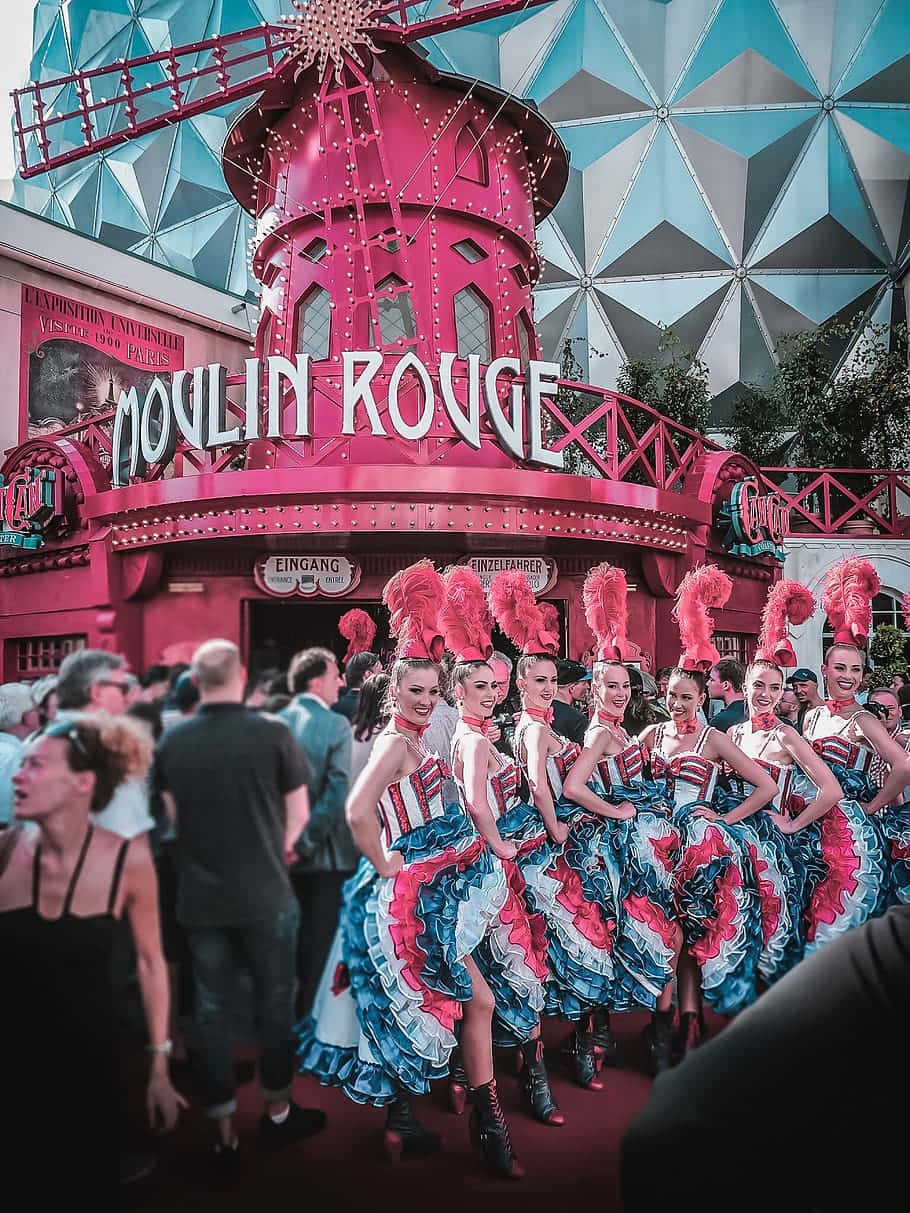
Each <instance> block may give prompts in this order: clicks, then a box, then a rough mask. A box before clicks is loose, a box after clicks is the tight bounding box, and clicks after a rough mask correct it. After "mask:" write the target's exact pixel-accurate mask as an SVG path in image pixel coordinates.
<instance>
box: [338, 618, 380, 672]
mask: <svg viewBox="0 0 910 1213" xmlns="http://www.w3.org/2000/svg"><path fill="white" fill-rule="evenodd" d="M338 631H339V632H340V633H341V635H342V636H343V637H344V638H345V640H347V641H348V651H347V652H346V653H345V655H344V657H343V658H342V661H343V663H344V664H345V665H347V663H348V662H349V661H350V660H351V658H352V657H353V656H354V654H355V653H368V652H369V651H370V645H371V644H372V643H373V639H374V637H375V636H376V624H375V623H374V622H373V620H372V619H371V618H370V617H369V615H368V614H367V613H366V611H363V610H361V609H360V607H352V608H351V610H350V611H345V613H344V614H343V615H342V616H341V618H340V619H339V620H338Z"/></svg>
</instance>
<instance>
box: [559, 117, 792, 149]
mask: <svg viewBox="0 0 910 1213" xmlns="http://www.w3.org/2000/svg"><path fill="white" fill-rule="evenodd" d="M810 112H811V111H810ZM810 112H807V110H806V109H802V108H793V109H778V110H760V111H749V110H740V111H739V112H734V113H726V114H724V113H719V114H682V113H680V114H675V115H674V121H676V122H677V123H684V124H685V125H686V126H691V127H692V129H693V130H694V131H698V133H699V134H700V135H705V136H706V137H707V138H708V139H713V140H714V141H715V142H716V143H722V144H723V145H724V147H728V148H730V150H731V151H733V152H736V153H738V155H740V156H744V157H745V158H746V159H749V158H750V157H752V156H754V155H755V154H756V153H757V152H760V151H762V150H763V149H764V148H766V147H769V146H770V145H771V144H772V143H776V142H777V140H778V139H780V138H782V137H783V136H784V135H786V134H789V132H790V131H792V130H794V129H795V128H796V127H797V126H799V125H800V123H802V122H805V121H806V118H808V117H809V116H810ZM560 133H561V134H563V135H564V134H565V132H560Z"/></svg>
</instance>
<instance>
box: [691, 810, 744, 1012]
mask: <svg viewBox="0 0 910 1213" xmlns="http://www.w3.org/2000/svg"><path fill="white" fill-rule="evenodd" d="M699 807H701V806H700V805H698V804H693V805H688V806H686V807H685V808H682V809H678V810H677V811H676V815H675V821H676V824H677V826H678V827H679V830H680V834H681V837H682V845H681V848H680V854H679V860H678V862H677V865H676V871H675V873H674V881H675V888H676V906H677V912H678V914H679V918H680V922H681V923H682V927H683V933H684V936H685V944H686V948H687V950H688V952H689V954H690V955H691V956H692V957H694V959H695V960H696V962H697V963H698V966H699V968H700V970H701V981H702V991H703V993H704V997H705V1001H706V1002H707V1003H708V1005H709V1006H710V1007H711V1008H712V1009H713V1010H715V1011H717V1012H718V1013H720V1014H722V1015H733V1014H735V1013H736V1012H737V1011H741V1010H742V1009H743V1008H744V1007H747V1006H748V1005H749V1004H750V1003H752V1002H754V1001H755V977H756V973H757V971H758V962H759V957H760V955H761V950H762V924H761V905H760V900H759V895H758V887H757V882H756V879H755V872H754V869H753V866H752V856H751V853H750V851H749V843H750V841H751V839H754V838H755V835H752V836H751V839H750V837H749V834H748V832H747V831H746V830H744V829H741V828H740V826H739V825H738V824H737V825H732V826H730V825H727V824H726V823H725V822H724V821H723V820H720V821H709V820H708V819H707V818H705V817H700V816H698V815H697V813H696V811H695V810H696V809H698V808H699Z"/></svg>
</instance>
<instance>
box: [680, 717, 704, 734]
mask: <svg viewBox="0 0 910 1213" xmlns="http://www.w3.org/2000/svg"><path fill="white" fill-rule="evenodd" d="M675 723H676V732H677V735H678V736H679V737H688V736H689V734H690V733H694V732H695V730H696V729H697V728H698V720H697V719H696V718H695V717H694V716H693V717H692V719H691V720H677V721H676V722H675Z"/></svg>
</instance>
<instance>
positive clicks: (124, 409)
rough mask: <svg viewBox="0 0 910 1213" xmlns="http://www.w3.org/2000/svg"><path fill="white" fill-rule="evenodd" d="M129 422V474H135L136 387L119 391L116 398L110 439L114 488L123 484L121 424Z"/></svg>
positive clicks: (137, 406)
mask: <svg viewBox="0 0 910 1213" xmlns="http://www.w3.org/2000/svg"><path fill="white" fill-rule="evenodd" d="M127 421H128V422H129V427H130V434H129V452H130V470H129V474H130V476H135V475H136V468H137V467H138V465H139V442H138V441H137V439H138V437H139V397H138V396H137V395H136V389H135V388H134V387H131V388H130V390H129V391H128V392H124V391H121V392H120V396H119V398H118V400H117V412H116V413H115V414H114V435H113V438H112V439H111V483H112V484H113V486H114V488H115V489H116V488H120V486H121V485H123V484H125V483H126V481H124V480H123V479H122V478H121V475H120V471H121V466H122V462H123V455H122V450H121V448H122V446H123V426H124V423H125V422H127Z"/></svg>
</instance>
